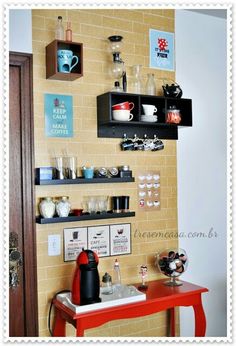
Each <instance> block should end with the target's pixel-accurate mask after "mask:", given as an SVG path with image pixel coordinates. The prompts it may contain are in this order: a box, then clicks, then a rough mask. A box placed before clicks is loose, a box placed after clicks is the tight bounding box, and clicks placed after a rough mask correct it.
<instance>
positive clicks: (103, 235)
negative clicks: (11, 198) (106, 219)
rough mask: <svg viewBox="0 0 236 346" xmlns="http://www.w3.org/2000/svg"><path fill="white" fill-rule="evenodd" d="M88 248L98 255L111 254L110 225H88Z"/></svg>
mask: <svg viewBox="0 0 236 346" xmlns="http://www.w3.org/2000/svg"><path fill="white" fill-rule="evenodd" d="M88 249H90V250H92V251H94V252H96V253H97V255H98V257H106V256H110V235H109V226H108V225H104V226H92V227H88Z"/></svg>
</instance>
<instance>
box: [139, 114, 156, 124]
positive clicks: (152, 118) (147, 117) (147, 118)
mask: <svg viewBox="0 0 236 346" xmlns="http://www.w3.org/2000/svg"><path fill="white" fill-rule="evenodd" d="M141 121H145V122H147V123H155V122H157V115H146V114H144V115H141Z"/></svg>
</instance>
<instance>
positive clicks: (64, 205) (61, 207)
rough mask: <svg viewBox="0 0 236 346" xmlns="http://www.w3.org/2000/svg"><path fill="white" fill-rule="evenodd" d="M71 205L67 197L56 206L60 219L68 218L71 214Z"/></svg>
mask: <svg viewBox="0 0 236 346" xmlns="http://www.w3.org/2000/svg"><path fill="white" fill-rule="evenodd" d="M70 209H71V205H70V202H69V200H68V198H67V197H62V198H61V200H60V201H59V202H57V204H56V212H57V214H58V216H59V217H67V216H68V215H69V213H70Z"/></svg>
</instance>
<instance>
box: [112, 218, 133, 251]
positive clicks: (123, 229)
mask: <svg viewBox="0 0 236 346" xmlns="http://www.w3.org/2000/svg"><path fill="white" fill-rule="evenodd" d="M110 244H111V256H116V255H126V254H130V253H131V225H130V223H126V224H119V225H110Z"/></svg>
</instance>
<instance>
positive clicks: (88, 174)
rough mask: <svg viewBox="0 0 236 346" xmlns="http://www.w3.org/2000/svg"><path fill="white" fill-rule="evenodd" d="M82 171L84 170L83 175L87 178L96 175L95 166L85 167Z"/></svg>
mask: <svg viewBox="0 0 236 346" xmlns="http://www.w3.org/2000/svg"><path fill="white" fill-rule="evenodd" d="M82 172H83V176H84V178H85V179H92V178H93V176H94V168H93V167H90V168H86V167H83V168H82Z"/></svg>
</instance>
